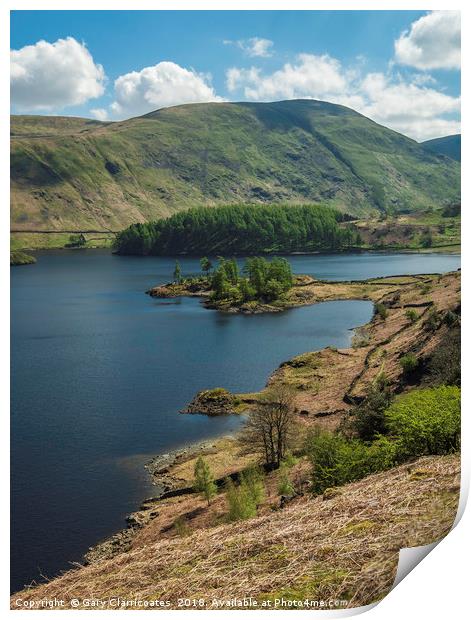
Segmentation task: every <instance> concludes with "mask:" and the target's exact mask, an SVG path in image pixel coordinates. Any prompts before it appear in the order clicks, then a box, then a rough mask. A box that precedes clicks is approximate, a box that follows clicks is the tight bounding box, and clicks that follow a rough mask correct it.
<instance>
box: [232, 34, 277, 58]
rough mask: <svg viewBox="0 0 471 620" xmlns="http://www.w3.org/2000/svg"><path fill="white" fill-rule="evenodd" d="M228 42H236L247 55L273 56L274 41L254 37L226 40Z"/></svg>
mask: <svg viewBox="0 0 471 620" xmlns="http://www.w3.org/2000/svg"><path fill="white" fill-rule="evenodd" d="M224 43H225V44H226V45H227V44H235V45H237V47H239V48H240V49H241V50H243V51H244V52H245V53H246V54H247V56H252V57H256V56H258V57H260V58H269V57H270V56H273V49H272V48H273V41H270V39H262V38H260V37H252V38H251V39H240V40H239V41H224Z"/></svg>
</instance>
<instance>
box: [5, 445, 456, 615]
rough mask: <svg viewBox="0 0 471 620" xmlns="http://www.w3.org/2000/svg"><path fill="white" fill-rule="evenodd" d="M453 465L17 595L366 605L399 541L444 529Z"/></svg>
mask: <svg viewBox="0 0 471 620" xmlns="http://www.w3.org/2000/svg"><path fill="white" fill-rule="evenodd" d="M459 464H460V463H459V457H458V456H446V457H425V458H421V459H419V460H417V461H416V462H415V463H412V464H411V465H403V466H401V467H398V468H395V469H393V470H390V471H388V472H383V473H381V474H376V475H373V476H370V477H368V478H365V479H364V480H361V481H359V482H355V483H353V484H350V485H347V486H345V487H343V488H342V489H341V491H342V492H341V493H340V494H338V495H335V494H334V497H332V498H331V499H327V500H324V499H323V498H322V497H317V498H311V497H309V496H305V497H302V498H299V499H298V500H296V501H294V502H292V503H291V504H289V505H288V506H287V507H286V508H284V509H283V510H274V511H271V512H268V513H267V514H265V515H262V516H259V517H257V518H255V519H251V520H249V521H245V522H240V523H235V524H231V525H229V524H225V525H219V526H216V527H212V528H206V529H200V530H197V531H195V532H194V533H193V534H191V535H190V536H184V537H179V538H172V539H161V540H157V541H155V542H154V543H153V544H148V545H146V546H141V547H139V548H138V549H135V550H132V551H130V552H126V553H122V554H120V555H118V556H116V557H115V558H113V559H111V560H107V561H102V562H99V563H96V564H92V565H90V566H86V567H83V568H79V569H75V570H72V571H69V572H67V573H65V574H64V575H63V576H62V577H59V578H56V579H54V580H53V581H51V582H50V583H47V584H45V585H41V586H39V587H37V588H33V589H30V590H25V591H23V592H22V593H21V597H22V598H23V599H24V600H33V599H34V600H37V599H40V598H42V597H54V596H55V597H58V598H62V599H65V600H66V601H68V600H70V599H71V598H73V597H75V598H77V599H83V598H100V599H107V598H108V597H116V596H120V597H123V598H128V599H132V598H138V599H140V600H147V601H150V600H153V599H156V598H159V599H164V600H168V601H170V603H171V607H172V608H175V607H176V606H177V599H178V598H181V597H189V598H199V597H204V599H205V606H206V607H208V608H211V607H212V606H214V602H213V599H228V598H232V597H238V598H240V597H243V596H252V597H254V598H255V599H257V600H259V601H261V600H267V599H269V600H272V599H275V598H281V597H282V596H284V597H285V598H290V599H304V598H306V597H308V598H310V599H323V600H327V599H344V600H347V601H348V606H349V607H355V606H359V605H365V604H368V603H371V602H372V601H375V600H378V599H380V598H382V597H384V596H385V595H386V594H387V593H388V591H389V589H390V587H391V585H392V583H393V581H394V577H395V572H396V567H397V561H398V552H399V549H400V548H402V547H409V546H417V545H424V544H428V543H431V542H433V541H435V540H437V539H439V538H441V537H443V536H445V535H446V533H447V532H448V531H449V529H450V527H451V525H452V523H453V520H454V518H455V513H456V508H457V502H458V497H459ZM415 472H420V475H419V474H417V473H415ZM16 598H18V595H15V596H14V597H13V598H12V601H13V604H14V600H15V599H16Z"/></svg>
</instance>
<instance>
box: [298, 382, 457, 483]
mask: <svg viewBox="0 0 471 620" xmlns="http://www.w3.org/2000/svg"><path fill="white" fill-rule="evenodd" d="M384 419H385V423H386V430H387V431H388V432H389V435H388V436H386V435H377V436H376V439H375V440H374V441H373V442H371V443H369V444H368V443H365V442H363V441H362V440H361V439H358V438H349V437H346V436H345V435H343V434H341V433H330V432H328V431H321V430H319V429H316V430H314V431H313V432H312V433H311V434H310V435H309V436H308V439H307V442H306V453H307V455H308V458H309V460H310V461H311V464H312V468H313V469H312V477H313V480H312V487H311V488H312V491H313V492H314V493H316V494H319V493H322V492H323V491H324V490H325V489H327V488H329V487H336V486H341V485H343V484H347V483H348V482H353V481H354V480H359V479H360V478H364V477H365V476H367V475H369V474H372V473H375V472H378V471H382V470H385V469H389V468H390V467H393V466H394V465H396V464H398V463H400V462H403V461H406V460H408V459H410V458H415V457H419V456H424V455H431V454H448V453H449V452H454V451H456V450H459V449H460V390H459V388H458V387H456V386H440V387H437V388H428V389H422V390H414V391H413V392H409V393H408V394H404V395H403V396H400V397H399V398H397V399H396V400H395V401H394V402H393V403H392V404H391V405H390V406H389V407H388V408H387V409H386V410H385V411H384Z"/></svg>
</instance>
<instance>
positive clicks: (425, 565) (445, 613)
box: [0, 0, 471, 620]
mask: <svg viewBox="0 0 471 620" xmlns="http://www.w3.org/2000/svg"><path fill="white" fill-rule="evenodd" d="M468 5H469V2H468V3H465V2H464V1H453V2H448V3H445V2H436V1H434V0H430V1H428V2H423V1H416V2H414V4H413V6H411V3H410V0H409V1H407V0H396V1H395V2H382V1H381V0H377V1H374V0H369V1H365V0H363V1H356V2H354V1H350V2H346V1H343V2H339V1H336V0H331V1H329V2H325V1H324V2H318V1H312V0H311V1H306V0H290V2H289V3H288V2H282V1H279V0H278V1H276V0H271V1H267V0H237V1H234V0H229V1H228V0H226V1H225V2H223V3H221V2H216V1H214V0H206V1H204V0H201V1H199V2H196V1H195V0H193V1H189V0H186V1H185V0H154V1H151V0H133V1H132V2H130V1H126V0H122V1H118V0H115V1H113V0H81V1H78V0H68V1H67V2H65V1H64V0H42V1H41V0H36V1H35V0H4V2H2V5H1V6H0V45H1V54H0V76H1V81H0V106H1V107H0V110H1V113H0V167H1V168H0V169H1V175H0V190H1V191H0V197H1V216H0V217H1V224H0V235H1V240H2V243H1V244H0V253H1V258H2V260H1V263H0V264H1V268H0V278H1V280H0V287H1V288H0V290H1V291H2V292H4V293H5V295H4V296H2V304H1V305H0V312H1V320H0V326H1V327H0V329H1V330H2V336H3V337H2V339H1V341H0V342H2V344H3V347H2V355H1V357H0V377H2V390H1V392H0V424H1V436H2V438H3V440H4V441H5V442H8V441H9V419H8V418H9V416H8V411H9V380H8V378H9V355H8V352H9V323H10V321H9V304H8V299H7V296H8V295H7V291H9V271H8V267H7V265H8V264H9V263H8V262H7V261H8V249H9V232H8V231H9V174H8V170H9V90H10V89H9V50H8V47H9V23H10V18H9V11H10V10H432V9H441V10H451V9H453V10H461V11H462V32H463V35H462V58H464V59H468V58H471V56H470V50H469V33H470V31H469V14H470V10H471V9H469V8H468ZM462 76H463V77H462V80H463V89H462V98H463V106H462V110H463V118H462V133H463V134H464V135H465V136H467V135H468V134H467V125H468V115H467V109H468V108H469V97H468V89H469V81H468V77H469V75H468V69H467V65H466V64H465V66H464V68H463V72H462ZM462 147H463V148H462V170H463V171H464V174H463V179H462V182H463V195H462V204H463V231H464V233H463V240H464V241H467V235H468V231H470V227H469V225H468V224H469V218H470V215H469V209H470V208H471V204H470V202H469V200H468V199H469V181H468V178H467V177H469V174H468V175H467V174H466V171H468V170H470V166H469V164H470V158H469V148H468V144H467V140H466V139H464V140H463V142H462ZM467 265H468V249H467V244H466V243H463V246H462V266H463V270H464V279H463V292H462V301H463V307H464V310H465V314H466V309H467V307H468V298H469V292H468V288H469V287H468V276H467ZM470 344H471V339H470V329H469V327H468V319H467V317H466V319H465V321H464V325H463V351H464V352H465V353H466V352H467V351H468V350H470V349H469V345H470ZM468 368H469V363H468V359H467V356H466V357H464V358H463V378H464V380H463V390H462V392H463V475H462V496H463V497H462V499H463V500H464V498H465V496H466V495H467V489H468V487H469V479H470V475H469V474H470V453H469V445H468V444H469V442H468V437H469V428H470V423H469V421H468V415H469V411H470V406H469V405H470V399H469V390H468V387H467V382H466V377H467V372H468ZM0 467H1V470H0V471H1V473H2V475H1V483H2V487H1V490H2V497H3V498H6V497H8V494H9V458H8V446H5V449H4V450H2V452H1V462H0ZM463 508H464V506H463V502H462V504H461V506H460V512H462V510H463ZM2 519H3V520H4V521H5V522H4V523H3V524H2V534H3V535H4V537H5V540H4V541H3V547H2V548H3V549H4V553H3V557H4V562H3V563H2V567H1V570H2V573H1V578H2V579H1V583H2V585H3V587H4V590H5V592H4V596H3V597H2V603H3V605H4V609H9V588H8V584H9V562H8V559H9V558H8V553H7V551H6V550H7V549H9V530H8V527H9V526H8V516H7V511H6V509H5V508H4V509H3V511H2ZM470 532H471V516H470V510H469V509H468V510H467V511H465V512H464V514H463V516H462V519H461V521H460V522H459V524H458V525H457V527H456V528H455V529H454V530H453V531H452V532H451V533H450V534H449V535H448V536H447V537H446V539H445V540H444V541H443V542H441V543H440V544H439V545H438V546H437V547H436V548H435V549H434V551H433V553H431V554H430V555H428V556H427V557H426V558H425V559H424V560H422V562H421V563H420V568H419V569H415V570H413V572H412V573H411V574H410V575H408V577H407V578H406V579H404V580H403V581H402V582H401V583H400V584H399V585H398V586H397V587H396V588H394V590H393V591H392V592H391V593H390V594H389V595H388V596H387V597H386V598H385V599H384V600H383V601H382V602H381V603H380V604H379V605H377V606H374V607H373V608H372V609H371V610H370V611H369V612H368V614H369V615H368V617H369V618H371V620H376V619H378V620H380V619H381V620H388V619H389V618H391V619H393V618H394V620H396V619H397V617H398V615H404V614H406V617H407V618H409V617H410V618H413V617H420V618H430V619H434V618H443V617H447V619H448V620H453V619H454V618H457V619H458V618H462V617H463V616H464V613H465V612H466V611H467V613H468V614H469V608H470V602H471V601H469V600H468V597H467V592H468V590H469V564H470V561H469V555H467V553H466V551H465V548H464V541H465V540H466V536H467V537H468V540H469V539H470ZM363 609H364V608H363ZM356 611H357V613H358V612H361V611H362V609H358V610H356ZM354 612H355V610H347V611H346V612H328V611H326V612H323V611H314V612H313V611H299V612H297V616H299V615H303V616H305V615H306V614H309V615H310V616H311V614H314V615H315V617H318V616H320V615H326V614H328V615H329V616H330V617H333V614H335V615H337V614H338V613H341V614H342V615H353V614H354ZM8 613H11V611H8ZM14 613H15V614H23V613H28V612H23V611H16V612H14ZM29 613H30V612H29ZM49 613H52V612H48V611H42V612H41V614H42V615H43V614H49ZM66 613H68V612H61V611H58V612H54V614H59V615H61V614H66ZM89 613H93V616H94V617H95V616H96V614H97V613H112V612H96V611H95V612H87V611H84V612H82V614H89ZM121 613H126V612H120V614H121ZM141 613H144V614H151V613H152V612H150V611H147V612H146V611H144V612H141ZM160 613H161V614H162V613H163V614H176V617H178V616H179V615H181V614H184V613H186V612H181V611H161V612H160ZM195 613H200V614H201V613H206V612H198V611H191V614H192V615H193V614H195ZM222 613H224V612H221V611H212V612H211V618H216V617H218V616H219V615H220V614H222ZM231 613H235V614H248V616H249V617H250V618H254V617H255V615H258V614H260V613H263V617H264V618H266V617H267V614H270V613H283V612H282V611H280V612H269V611H264V612H259V611H255V610H251V611H233V612H231ZM140 617H141V616H140Z"/></svg>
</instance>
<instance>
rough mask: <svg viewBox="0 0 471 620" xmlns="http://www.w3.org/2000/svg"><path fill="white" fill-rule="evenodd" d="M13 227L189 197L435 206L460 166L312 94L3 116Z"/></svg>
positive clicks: (102, 224)
mask: <svg viewBox="0 0 471 620" xmlns="http://www.w3.org/2000/svg"><path fill="white" fill-rule="evenodd" d="M11 151H12V156H11V169H12V228H13V229H16V230H37V229H39V230H41V229H43V230H44V229H54V230H61V229H76V230H84V229H99V230H118V229H120V228H122V227H124V226H125V225H127V224H129V223H131V222H135V221H143V220H148V219H152V218H156V217H160V216H165V215H168V214H171V213H173V212H175V211H176V210H180V209H183V208H186V207H189V206H193V205H197V204H207V205H213V204H221V203H227V202H240V201H271V202H276V201H284V202H287V201H288V202H289V201H295V202H298V203H299V202H303V201H304V202H308V201H309V202H321V203H326V204H331V205H333V206H336V207H338V208H340V209H343V210H347V211H350V212H352V213H358V214H367V213H370V212H372V211H373V209H377V208H382V209H383V208H384V209H389V210H397V209H400V208H403V207H411V208H414V209H421V208H424V207H429V206H438V205H440V204H443V202H444V201H447V200H450V199H453V198H456V197H457V195H458V193H459V166H458V164H456V163H454V162H450V160H448V159H444V158H443V157H439V156H436V155H435V154H432V153H430V152H428V151H426V150H425V149H423V148H422V146H421V145H419V144H417V143H416V142H414V141H413V140H410V139H408V138H406V137H404V136H401V135H400V134H397V133H395V132H393V131H391V130H388V129H386V128H384V127H381V126H379V125H377V124H376V123H373V122H372V121H370V120H369V119H367V118H365V117H363V116H361V115H359V114H357V113H356V112H353V111H352V110H350V109H348V108H345V107H342V106H336V105H332V104H326V103H321V102H317V101H302V100H299V101H289V102H279V103H273V104H248V103H244V104H230V103H220V104H194V105H186V106H178V107H174V108H168V109H163V110H159V111H157V112H154V113H151V114H148V115H147V116H144V117H139V118H136V119H130V120H128V121H123V122H116V123H99V122H97V121H87V120H85V119H73V118H72V119H71V118H61V117H54V118H52V117H31V116H26V117H25V116H14V117H12V146H11Z"/></svg>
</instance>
